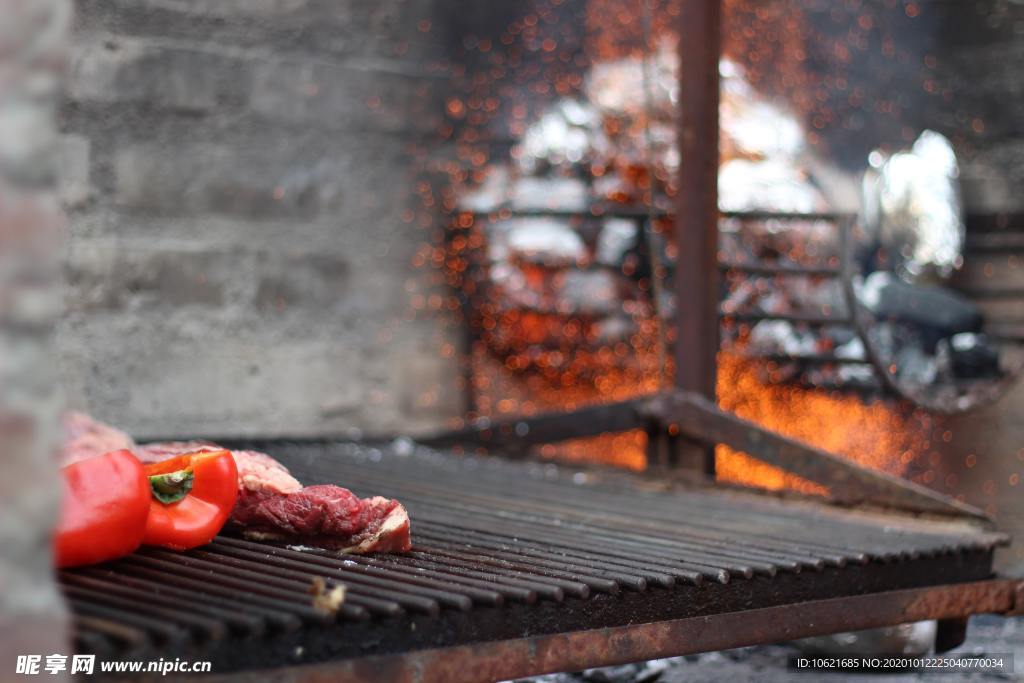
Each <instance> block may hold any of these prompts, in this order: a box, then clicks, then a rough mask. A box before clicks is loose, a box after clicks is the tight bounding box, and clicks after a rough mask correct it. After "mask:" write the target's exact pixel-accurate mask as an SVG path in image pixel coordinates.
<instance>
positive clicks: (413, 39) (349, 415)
mask: <svg viewBox="0 0 1024 683" xmlns="http://www.w3.org/2000/svg"><path fill="white" fill-rule="evenodd" d="M78 10H79V14H78V18H77V26H76V35H75V41H74V42H75V44H74V52H73V63H72V73H71V82H70V87H69V91H70V92H69V97H68V100H67V101H66V103H65V105H64V107H63V110H62V112H61V121H60V123H61V127H62V130H63V132H64V136H63V140H62V146H61V157H62V178H61V188H62V193H63V197H64V201H65V203H66V205H67V206H68V207H69V211H70V217H71V229H70V239H69V243H70V244H69V250H68V255H67V268H66V276H67V282H68V288H67V302H66V307H67V313H66V315H65V318H64V321H63V323H62V325H61V329H60V335H59V346H60V353H61V363H62V365H61V369H62V373H63V376H64V378H65V385H66V393H67V395H68V399H69V402H70V403H71V404H72V405H74V406H78V407H81V408H84V409H87V410H89V411H91V412H92V413H93V414H95V415H97V416H99V417H102V418H105V419H109V420H112V421H115V422H116V423H118V424H119V425H122V426H123V427H124V428H126V429H128V430H129V431H131V432H133V433H134V434H136V435H140V436H153V435H167V434H182V435H188V434H219V435H227V434H267V435H273V434H317V433H338V432H350V431H351V432H354V433H358V434H362V435H371V434H377V435H386V434H392V433H398V432H409V431H412V432H415V431H422V430H424V429H429V428H432V427H435V426H438V425H440V424H441V423H442V422H443V420H444V419H445V418H447V417H450V416H453V415H458V414H460V413H461V410H462V406H461V395H460V392H459V390H458V389H457V388H456V386H455V378H456V377H457V376H458V370H457V368H456V367H455V366H454V363H455V361H454V360H451V359H445V358H443V357H442V354H441V353H440V352H439V348H440V347H441V345H442V344H444V343H446V342H452V341H453V339H451V338H450V337H451V336H452V334H451V333H450V332H446V331H445V329H446V327H445V326H444V325H443V324H442V322H441V321H439V320H438V319H437V318H435V317H432V316H429V315H424V314H418V315H414V314H413V312H412V311H411V308H410V303H409V301H410V298H411V296H412V295H413V294H416V293H424V291H425V289H426V288H428V285H427V278H426V277H425V274H424V273H421V272H419V271H417V270H416V269H415V268H414V267H413V266H412V265H411V263H412V257H413V255H414V252H415V251H416V250H417V249H418V248H419V247H420V246H421V245H422V244H423V243H424V242H425V241H426V240H427V239H428V235H426V234H425V233H424V232H423V230H422V229H421V228H419V227H417V226H416V224H417V223H418V222H419V220H418V218H417V220H416V221H415V222H414V221H411V220H410V215H411V214H410V213H409V210H410V209H420V208H421V207H418V206H417V205H416V203H415V202H414V201H413V191H412V190H413V185H414V182H415V180H416V177H415V175H414V172H413V168H414V167H413V164H412V162H411V160H410V158H409V153H410V152H409V150H410V147H411V146H413V145H420V146H422V145H423V144H429V142H430V141H431V140H433V139H434V138H433V136H434V131H435V130H436V127H437V125H438V124H439V122H440V115H441V111H442V106H443V85H444V83H445V78H444V72H443V70H440V69H438V68H434V67H433V66H432V65H433V64H435V63H437V62H439V61H440V60H441V59H443V58H444V56H445V54H444V53H445V50H446V41H445V35H444V31H443V29H442V28H441V27H440V26H438V25H435V24H436V23H437V22H431V19H432V17H433V14H434V13H435V8H434V6H433V1H432V0H405V1H402V0H382V1H381V2H357V1H355V0H351V1H339V0H82V1H81V2H80V3H79V8H78Z"/></svg>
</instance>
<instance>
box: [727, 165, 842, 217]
mask: <svg viewBox="0 0 1024 683" xmlns="http://www.w3.org/2000/svg"><path fill="white" fill-rule="evenodd" d="M718 205H719V207H720V208H721V209H722V210H723V211H755V210H773V211H803V212H812V211H821V210H823V209H824V208H825V198H824V197H823V196H822V194H821V192H819V191H818V189H817V188H816V187H815V186H814V184H813V183H811V181H810V180H808V179H807V175H806V173H804V172H803V171H802V170H801V169H799V168H798V167H797V166H796V165H795V164H793V163H791V162H789V161H788V160H787V161H776V160H765V161H750V160H748V159H731V160H729V161H727V162H725V163H724V164H722V167H721V169H719V172H718Z"/></svg>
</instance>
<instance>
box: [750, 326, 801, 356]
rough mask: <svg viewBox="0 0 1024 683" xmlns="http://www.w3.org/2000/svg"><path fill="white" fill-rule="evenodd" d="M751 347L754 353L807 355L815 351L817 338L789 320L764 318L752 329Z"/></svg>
mask: <svg viewBox="0 0 1024 683" xmlns="http://www.w3.org/2000/svg"><path fill="white" fill-rule="evenodd" d="M750 347H751V351H753V352H754V353H763V354H776V353H782V354H787V355H790V356H796V355H805V354H812V353H814V351H815V350H816V348H817V339H816V338H815V336H814V335H813V334H811V333H809V332H806V331H801V330H797V329H796V328H795V327H793V324H792V323H790V322H789V321H787V320H762V321H761V322H759V323H757V324H756V325H754V328H753V329H752V330H751V331H750Z"/></svg>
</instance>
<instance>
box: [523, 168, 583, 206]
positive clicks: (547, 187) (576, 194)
mask: <svg viewBox="0 0 1024 683" xmlns="http://www.w3.org/2000/svg"><path fill="white" fill-rule="evenodd" d="M511 203H512V208H513V209H542V210H543V209H547V210H549V211H557V210H563V211H584V210H586V208H587V186H586V184H585V183H584V182H583V181H582V180H580V179H579V178H568V177H559V176H546V177H541V178H536V177H524V178H517V179H516V181H515V182H514V183H512V197H511Z"/></svg>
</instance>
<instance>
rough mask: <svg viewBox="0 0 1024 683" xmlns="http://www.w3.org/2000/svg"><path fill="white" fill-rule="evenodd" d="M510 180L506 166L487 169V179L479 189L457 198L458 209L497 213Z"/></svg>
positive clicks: (505, 197)
mask: <svg viewBox="0 0 1024 683" xmlns="http://www.w3.org/2000/svg"><path fill="white" fill-rule="evenodd" d="M510 178H511V171H510V170H509V168H508V166H505V165H503V164H495V165H494V166H492V167H491V168H489V169H488V171H487V178H486V179H485V180H484V182H483V183H481V184H480V186H479V187H476V188H473V189H472V190H469V191H467V192H465V193H464V194H463V195H462V196H461V197H459V209H460V210H461V211H475V212H477V213H487V212H489V211H497V210H498V209H499V208H500V207H501V206H502V204H504V203H505V200H506V199H507V194H508V187H509V182H510Z"/></svg>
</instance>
